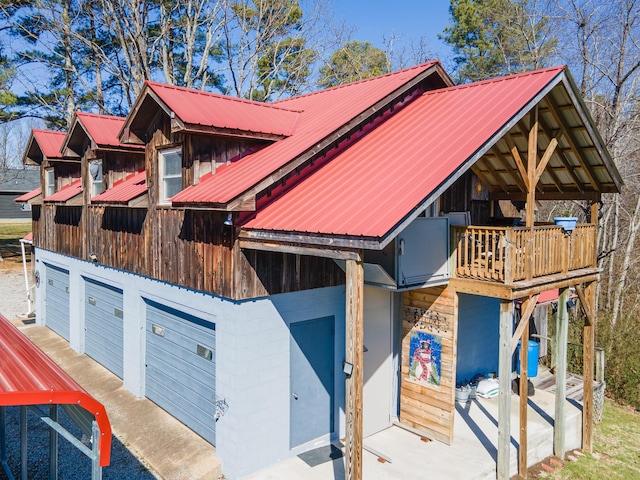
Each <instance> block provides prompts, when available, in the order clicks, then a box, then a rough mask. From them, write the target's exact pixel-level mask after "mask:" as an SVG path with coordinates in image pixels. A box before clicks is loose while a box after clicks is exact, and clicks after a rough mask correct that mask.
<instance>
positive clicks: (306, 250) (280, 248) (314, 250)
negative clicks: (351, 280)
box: [238, 239, 360, 260]
mask: <svg viewBox="0 0 640 480" xmlns="http://www.w3.org/2000/svg"><path fill="white" fill-rule="evenodd" d="M238 246H239V247H240V248H246V249H249V250H261V251H264V252H281V253H291V254H294V255H311V256H314V257H324V258H333V259H336V260H359V259H360V255H359V254H358V252H357V251H354V250H337V249H333V248H326V247H325V248H322V247H310V246H305V245H295V244H288V243H278V242H267V241H260V240H247V239H240V240H239V241H238Z"/></svg>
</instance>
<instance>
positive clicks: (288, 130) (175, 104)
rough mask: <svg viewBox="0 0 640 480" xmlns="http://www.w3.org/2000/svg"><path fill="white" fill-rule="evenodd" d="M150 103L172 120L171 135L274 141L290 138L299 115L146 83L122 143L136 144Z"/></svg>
mask: <svg viewBox="0 0 640 480" xmlns="http://www.w3.org/2000/svg"><path fill="white" fill-rule="evenodd" d="M150 100H152V101H153V102H155V103H156V104H157V106H158V107H159V108H161V109H162V110H164V112H165V113H166V114H167V115H168V116H169V117H170V118H171V128H172V130H173V131H186V132H191V133H205V134H217V135H224V136H240V137H247V138H253V139H263V140H265V139H266V140H277V139H280V138H284V137H287V136H289V135H291V134H292V132H293V130H294V128H295V125H296V122H297V120H298V116H299V112H298V111H296V110H292V109H290V108H286V107H282V106H277V105H271V104H266V103H261V102H254V101H250V100H244V99H241V98H236V97H229V96H224V95H218V94H215V93H210V92H204V91H201V90H194V89H189V88H183V87H177V86H174V85H166V84H162V83H157V82H150V81H147V82H145V86H144V88H143V91H142V93H141V94H140V95H139V97H138V99H137V101H136V104H135V105H134V107H133V109H132V111H131V114H130V115H129V117H128V118H127V120H126V122H125V124H124V125H123V128H122V130H121V134H120V138H121V139H122V140H123V141H124V142H132V141H133V142H135V141H136V140H138V141H139V138H138V139H136V135H132V132H134V131H135V132H141V131H144V130H145V128H146V126H147V122H149V121H151V120H152V117H153V115H151V114H150V113H149V112H150V110H152V109H151V107H150Z"/></svg>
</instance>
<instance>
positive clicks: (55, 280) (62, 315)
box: [45, 263, 69, 340]
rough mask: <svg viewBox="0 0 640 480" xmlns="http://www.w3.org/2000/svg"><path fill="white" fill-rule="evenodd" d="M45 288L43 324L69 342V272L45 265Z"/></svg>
mask: <svg viewBox="0 0 640 480" xmlns="http://www.w3.org/2000/svg"><path fill="white" fill-rule="evenodd" d="M45 269H46V275H47V286H46V293H45V304H46V307H47V315H46V317H45V324H46V325H47V327H49V328H50V329H51V330H53V331H54V332H56V333H57V334H58V335H60V336H61V337H62V338H64V339H65V340H69V271H68V270H65V269H63V268H60V267H55V266H53V265H49V264H47V263H45Z"/></svg>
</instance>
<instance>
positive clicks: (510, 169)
mask: <svg viewBox="0 0 640 480" xmlns="http://www.w3.org/2000/svg"><path fill="white" fill-rule="evenodd" d="M492 151H493V152H494V154H495V156H496V158H497V159H498V161H499V162H500V163H501V164H502V167H503V168H504V170H505V173H507V174H509V175H511V178H512V179H513V181H514V182H515V183H516V185H517V186H518V188H519V189H520V190H521V191H522V192H526V191H527V187H526V185H525V184H524V182H525V179H526V177H523V176H522V175H518V174H517V173H516V170H514V169H513V167H511V165H510V164H509V160H507V157H506V156H505V154H504V153H502V152H501V151H500V149H499V148H498V147H497V146H495V147H494V148H493V150H492ZM514 163H515V160H514Z"/></svg>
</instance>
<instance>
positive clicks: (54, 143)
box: [22, 128, 67, 165]
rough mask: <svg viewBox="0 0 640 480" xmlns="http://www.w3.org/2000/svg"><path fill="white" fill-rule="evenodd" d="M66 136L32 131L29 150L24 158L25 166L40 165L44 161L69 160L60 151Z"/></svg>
mask: <svg viewBox="0 0 640 480" xmlns="http://www.w3.org/2000/svg"><path fill="white" fill-rule="evenodd" d="M65 135H66V133H65V132H56V131H53V130H39V129H35V128H34V129H32V130H31V135H30V136H29V140H28V142H27V148H26V150H25V153H24V155H23V157H22V163H24V164H25V165H40V164H41V163H42V161H43V160H44V159H47V160H65V159H67V158H66V157H65V156H63V155H62V153H61V150H60V149H61V147H62V142H63V141H64V138H65Z"/></svg>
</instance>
